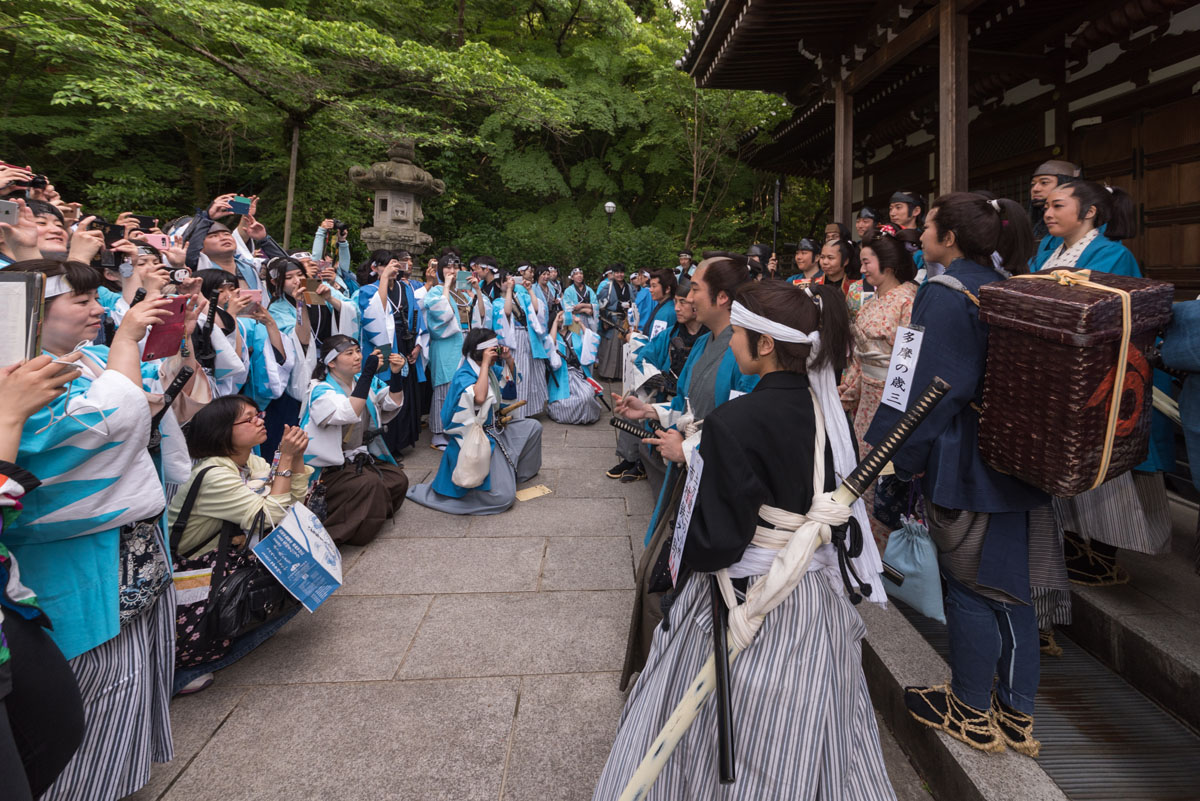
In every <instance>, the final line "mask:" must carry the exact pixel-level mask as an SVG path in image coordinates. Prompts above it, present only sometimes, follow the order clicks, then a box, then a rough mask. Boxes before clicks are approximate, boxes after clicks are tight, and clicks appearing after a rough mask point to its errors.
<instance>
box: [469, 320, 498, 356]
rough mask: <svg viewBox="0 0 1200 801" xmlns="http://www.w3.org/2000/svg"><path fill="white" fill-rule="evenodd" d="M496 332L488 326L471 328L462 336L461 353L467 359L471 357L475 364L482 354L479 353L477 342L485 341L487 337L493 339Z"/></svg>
mask: <svg viewBox="0 0 1200 801" xmlns="http://www.w3.org/2000/svg"><path fill="white" fill-rule="evenodd" d="M495 338H496V332H495V331H493V330H492V329H490V328H472V329H471V330H470V331H468V332H467V335H466V336H465V337H463V347H462V353H463V356H465V357H466V358H468V359H473V360H474V361H475V363H476V364H479V363H480V359H481V358H482V356H481V355H480V354H479V352H478V351H479V343H481V342H487V341H488V340H489V339H495Z"/></svg>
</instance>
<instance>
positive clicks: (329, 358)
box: [324, 342, 358, 367]
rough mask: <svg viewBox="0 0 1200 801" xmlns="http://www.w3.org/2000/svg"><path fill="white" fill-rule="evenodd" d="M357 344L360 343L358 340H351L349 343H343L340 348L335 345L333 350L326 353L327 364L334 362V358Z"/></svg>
mask: <svg viewBox="0 0 1200 801" xmlns="http://www.w3.org/2000/svg"><path fill="white" fill-rule="evenodd" d="M357 344H358V343H357V342H349V343H343V347H340V348H339V347H334V349H333V350H331V351H329V353H326V354H325V359H324V362H325V366H326V367H328V366H329V365H331V364H333V360H334V359H336V358H337V357H338V356H341V355H342V354H343V353H345V352H346V351H348V350H350V349H351V348H353V347H354V346H355V345H357Z"/></svg>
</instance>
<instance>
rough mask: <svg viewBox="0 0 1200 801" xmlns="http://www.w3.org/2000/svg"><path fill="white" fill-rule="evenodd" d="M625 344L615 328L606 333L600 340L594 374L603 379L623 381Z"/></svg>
mask: <svg viewBox="0 0 1200 801" xmlns="http://www.w3.org/2000/svg"><path fill="white" fill-rule="evenodd" d="M624 344H625V343H624V342H623V341H622V340H621V337H620V335H619V333H618V332H617V330H616V329H615V328H610V329H608V331H606V332H604V337H603V339H601V340H600V348H599V350H597V352H596V365H595V367H593V368H592V370H593V372H595V374H596V375H598V376H600V377H601V378H608V379H611V380H613V381H621V380H622V378H623V376H624V375H625V350H624V347H623V346H624Z"/></svg>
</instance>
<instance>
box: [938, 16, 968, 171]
mask: <svg viewBox="0 0 1200 801" xmlns="http://www.w3.org/2000/svg"><path fill="white" fill-rule="evenodd" d="M938 13H939V19H938V23H939V24H938V51H939V54H938V96H939V97H940V98H941V101H940V104H939V105H940V119H939V120H938V194H939V195H944V194H946V193H947V192H965V191H966V190H967V180H968V178H967V37H968V32H967V15H966V14H960V13H958V3H957V2H956V0H941V3H940V5H939V8H938Z"/></svg>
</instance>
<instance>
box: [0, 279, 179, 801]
mask: <svg viewBox="0 0 1200 801" xmlns="http://www.w3.org/2000/svg"><path fill="white" fill-rule="evenodd" d="M14 267H15V268H16V269H18V270H22V269H24V270H26V271H30V272H41V273H43V274H44V275H45V276H46V279H45V314H44V316H43V319H42V348H43V352H44V353H46V354H49V355H51V356H53V357H54V358H56V359H58V360H61V361H62V362H64V367H65V368H66V369H67V370H72V368H71V367H70V365H75V366H76V367H77V369H74V370H72V375H71V378H72V380H71V382H70V384H69V385H68V387H67V391H66V393H64V394H62V395H60V396H59V397H58V398H57V399H55V400H54V401H52V402H51V403H49V404H48V405H47V406H45V407H44V408H42V409H41V410H39V411H37V412H36V413H34V414H32V415H31V416H30V417H29V418H28V420H27V421H26V422H25V425H24V428H23V429H22V433H21V442H20V450H19V452H18V458H17V459H16V461H17V463H19V464H20V465H21V466H22V467H23V468H25V469H26V470H29V471H30V472H31V473H33V474H34V475H36V476H37V477H38V478H39V479H41V481H42V485H41V486H40V487H39V488H38V491H37V492H34V493H30V494H29V495H28V496H26V497H25V498H24V499H22V500H23V503H24V504H25V508H24V511H23V512H22V514H21V515H20V517H18V518H16V520H14V521H12V525H11V526H5V528H4V541H5V545H6V546H7V547H8V549H9V550H10V551H11V552H12V553H13V554H15V555H16V558H17V560H18V561H19V563H20V567H21V571H20V579H21V581H22V582H24V583H26V584H27V585H28V586H29V587H31V588H34V589H35V590H36V591H37V593H38V600H39V603H40V605H41V606H42V608H43V610H44V611H45V612H46V614H47V615H48V616H49V617H50V619H51V620H52V621H53V623H54V628H53V630H52V631H50V632H49V634H50V637H51V639H53V640H54V642H55V644H56V645H57V646H58V647H59V649H60V650H61V651H62V653H63V656H65V657H66V658H67V659H68V661H69V663H70V666H71V669H72V671H73V672H74V674H75V677H76V679H77V680H78V683H79V690H80V694H81V696H82V698H83V707H84V722H85V726H86V727H85V732H84V739H83V743H82V745H81V746H80V748H79V750H78V751H77V752H76V753H75V756H74V757H73V758H72V760H71V762H70V763H69V764H68V765H67V767H66V768H65V769H64V771H63V773H62V774H61V775H60V776H59V777H58V779H57V781H56V782H55V783H54V785H53V786H51V787H50V789H49V790H47V791H46V793H45V794H44V795H42V796H41V797H42V798H48V799H54V801H66V800H67V799H78V798H123V797H125V796H127V795H129V794H131V793H133V792H136V791H137V790H138V789H139V788H140V787H141V785H142V784H144V782H145V777H146V776H148V775H149V771H150V763H151V761H154V762H168V761H170V760H171V758H172V755H173V751H172V746H171V721H170V717H169V714H168V711H167V705H168V701H169V699H170V696H171V677H172V670H173V668H174V645H175V593H174V590H173V588H172V586H171V582H170V580H169V559H168V557H167V555H166V549H165V547H164V545H163V540H162V532H161V529H160V526H159V523H160V520H161V516H162V513H163V509H164V508H165V506H166V498H165V495H164V492H163V486H162V483H161V481H160V478H159V473H158V469H157V468H156V466H155V464H154V460H153V458H152V457H151V455H150V453H149V451H148V450H147V447H146V444H147V440H148V438H149V436H150V428H151V416H152V411H151V407H150V405H149V400H150V398H149V397H148V395H147V392H146V391H145V385H144V382H143V377H142V362H141V358H140V354H139V351H138V343H139V342H140V341H141V340H142V338H143V337H144V336H145V335H146V332H147V330H148V328H149V327H150V326H151V325H153V324H155V323H159V322H162V321H163V319H164V318H165V317H166V316H167V311H166V309H165V308H163V307H164V305H165V304H166V303H168V301H167V300H166V299H164V298H155V299H149V300H144V301H142V302H141V303H139V304H137V305H136V306H134V307H133V308H131V309H130V310H129V311H128V312H126V314H125V317H124V319H123V320H122V322H121V326H120V327H119V328H118V329H117V332H116V334H115V335H114V336H113V339H112V343H111V345H110V346H109V347H104V346H93V345H87V344H86V343H88V342H90V341H91V340H92V339H93V338H94V337H95V336H96V334H97V332H98V331H99V329H100V324H101V315H102V311H103V310H102V308H101V306H100V304H99V303H98V302H97V301H96V289H97V287H98V285H99V283H100V273H99V272H98V271H96V270H94V269H92V268H91V267H89V266H87V265H85V264H81V263H79V262H70V261H68V262H65V263H60V262H49V261H35V262H25V263H21V262H18V263H17V264H16V265H14ZM10 269H12V268H10ZM192 380H193V381H196V380H198V379H197V378H193V379H192ZM122 543H125V547H124V548H123V547H122ZM130 548H136V549H137V550H138V551H139V552H141V553H144V554H145V555H146V562H145V568H146V570H145V571H144V572H142V571H139V573H138V577H137V578H138V579H139V580H140V579H144V582H142V581H129V582H128V583H125V584H123V583H122V571H121V566H122V565H123V564H124V565H128V564H129V562H128V559H129V558H130V551H129V549H130ZM123 590H125V591H126V592H122V591H123Z"/></svg>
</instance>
